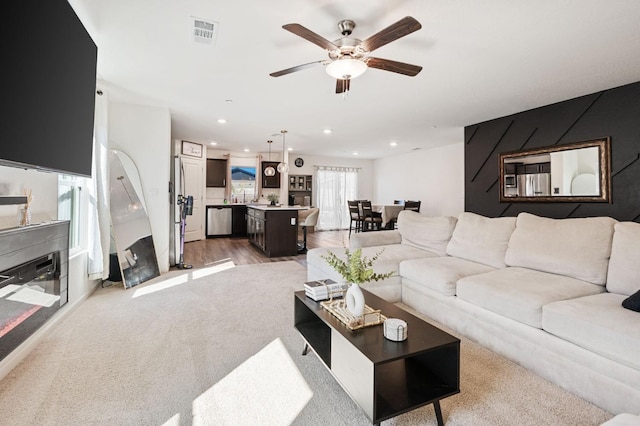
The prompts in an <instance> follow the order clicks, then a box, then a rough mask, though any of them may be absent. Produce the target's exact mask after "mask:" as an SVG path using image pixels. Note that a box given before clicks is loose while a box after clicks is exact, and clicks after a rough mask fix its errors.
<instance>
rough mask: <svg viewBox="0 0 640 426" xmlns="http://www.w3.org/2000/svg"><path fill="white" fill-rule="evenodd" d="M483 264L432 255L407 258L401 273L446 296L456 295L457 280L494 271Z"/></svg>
mask: <svg viewBox="0 0 640 426" xmlns="http://www.w3.org/2000/svg"><path fill="white" fill-rule="evenodd" d="M493 270H494V268H492V267H491V266H487V265H483V264H480V263H476V262H471V261H469V260H465V259H460V258H457V257H449V256H445V257H431V258H426V259H412V260H405V261H404V262H401V263H400V275H401V276H402V278H406V279H409V280H411V281H414V282H416V283H418V284H421V285H424V286H425V287H427V288H429V289H431V290H435V291H438V292H440V293H442V294H443V295H445V296H455V295H456V282H457V281H458V280H459V279H460V278H464V277H466V276H469V275H474V274H483V273H485V272H489V271H493Z"/></svg>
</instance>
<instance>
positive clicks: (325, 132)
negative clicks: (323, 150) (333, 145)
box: [322, 129, 333, 135]
mask: <svg viewBox="0 0 640 426" xmlns="http://www.w3.org/2000/svg"><path fill="white" fill-rule="evenodd" d="M322 132H323V133H324V134H325V135H329V134H331V133H332V132H333V130H331V129H324V130H323V131H322Z"/></svg>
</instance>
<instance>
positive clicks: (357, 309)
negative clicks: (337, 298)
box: [345, 284, 364, 317]
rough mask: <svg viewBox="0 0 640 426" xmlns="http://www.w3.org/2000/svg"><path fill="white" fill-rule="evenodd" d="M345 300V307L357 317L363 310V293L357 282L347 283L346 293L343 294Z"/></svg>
mask: <svg viewBox="0 0 640 426" xmlns="http://www.w3.org/2000/svg"><path fill="white" fill-rule="evenodd" d="M345 298H346V301H347V309H349V312H351V313H352V314H353V315H355V316H357V317H359V316H361V315H362V313H363V312H364V294H363V293H362V290H361V289H360V286H359V285H357V284H351V285H349V289H348V290H347V294H346V295H345Z"/></svg>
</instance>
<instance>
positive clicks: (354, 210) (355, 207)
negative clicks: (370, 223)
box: [347, 200, 362, 237]
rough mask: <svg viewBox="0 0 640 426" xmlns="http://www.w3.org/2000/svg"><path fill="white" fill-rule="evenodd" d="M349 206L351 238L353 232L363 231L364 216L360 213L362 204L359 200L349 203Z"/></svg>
mask: <svg viewBox="0 0 640 426" xmlns="http://www.w3.org/2000/svg"><path fill="white" fill-rule="evenodd" d="M347 205H348V206H349V216H350V217H351V221H350V222H349V237H351V230H352V229H354V225H355V231H356V232H360V231H362V214H361V213H360V202H358V201H357V200H353V201H347Z"/></svg>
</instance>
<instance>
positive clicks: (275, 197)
mask: <svg viewBox="0 0 640 426" xmlns="http://www.w3.org/2000/svg"><path fill="white" fill-rule="evenodd" d="M267 200H269V201H271V202H272V203H277V202H278V194H269V195H267Z"/></svg>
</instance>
